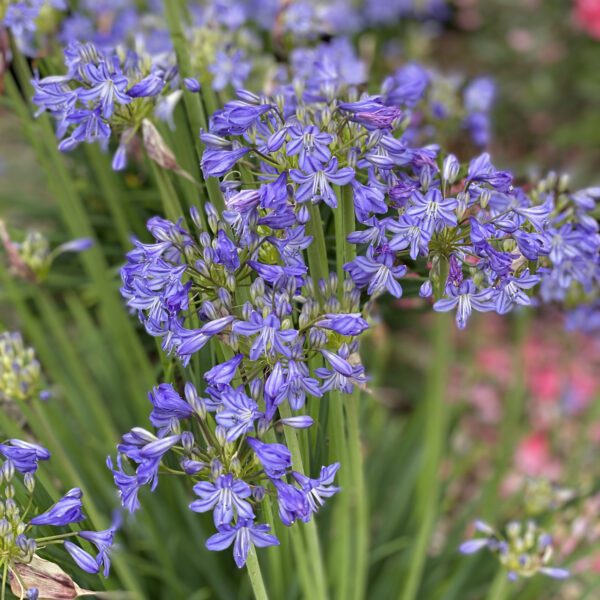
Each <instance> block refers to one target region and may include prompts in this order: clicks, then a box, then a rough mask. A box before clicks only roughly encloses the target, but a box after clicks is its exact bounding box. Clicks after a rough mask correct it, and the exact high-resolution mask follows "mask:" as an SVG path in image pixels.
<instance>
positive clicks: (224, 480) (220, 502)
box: [190, 474, 254, 527]
mask: <svg viewBox="0 0 600 600" xmlns="http://www.w3.org/2000/svg"><path fill="white" fill-rule="evenodd" d="M194 493H195V494H196V495H197V496H199V497H200V498H201V499H200V500H194V501H193V502H192V503H191V504H190V509H191V510H193V511H194V512H200V513H203V512H207V511H209V510H213V509H214V513H213V517H214V520H215V525H216V526H217V527H219V526H220V525H226V524H229V523H231V521H232V520H233V516H234V514H236V515H237V518H238V519H254V511H253V510H252V505H251V504H250V503H249V502H248V501H247V500H245V498H249V497H250V496H251V494H252V491H251V490H250V486H249V485H248V484H247V483H246V482H244V481H242V480H241V479H234V477H233V475H231V474H227V475H220V476H219V477H217V479H216V480H215V482H214V483H212V482H210V481H200V482H199V483H197V484H196V485H195V486H194ZM234 509H235V511H234Z"/></svg>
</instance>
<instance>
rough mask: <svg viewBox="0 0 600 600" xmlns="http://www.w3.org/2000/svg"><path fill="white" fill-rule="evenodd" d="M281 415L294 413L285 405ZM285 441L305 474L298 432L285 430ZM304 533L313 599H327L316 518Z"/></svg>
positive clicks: (297, 466) (287, 428)
mask: <svg viewBox="0 0 600 600" xmlns="http://www.w3.org/2000/svg"><path fill="white" fill-rule="evenodd" d="M279 413H280V414H281V416H282V417H283V418H289V417H291V416H292V411H291V410H290V407H289V405H288V404H287V403H285V402H284V403H283V404H281V405H280V406H279ZM284 433H285V440H286V442H287V445H288V447H289V449H290V452H291V453H292V461H293V464H294V467H295V468H296V469H297V470H298V471H300V472H301V473H305V472H306V471H305V469H304V464H303V462H302V454H301V451H300V444H299V443H298V436H297V434H296V431H295V430H294V429H293V428H291V427H285V428H284ZM303 529H304V533H305V536H306V547H307V550H308V553H309V556H310V557H311V560H310V567H311V569H312V571H313V577H314V581H313V585H314V591H313V598H327V583H326V581H327V579H326V577H325V571H324V569H323V557H322V553H321V544H320V542H319V534H318V532H317V526H316V524H315V521H314V518H313V519H311V520H310V521H309V522H308V523H304V524H303Z"/></svg>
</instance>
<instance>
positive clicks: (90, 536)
mask: <svg viewBox="0 0 600 600" xmlns="http://www.w3.org/2000/svg"><path fill="white" fill-rule="evenodd" d="M119 523H120V519H119V518H118V517H117V518H116V519H113V524H112V525H111V526H110V527H109V528H108V529H104V530H103V531H80V532H79V533H78V534H77V535H78V536H79V537H80V538H82V539H84V540H87V541H88V542H91V543H92V544H94V546H96V548H97V549H98V555H97V556H96V559H95V561H96V564H97V565H98V568H100V567H103V575H104V577H108V573H109V571H110V551H111V550H112V545H113V539H114V536H115V532H116V530H117V529H118V528H119ZM86 554H87V553H86ZM71 555H72V556H73V554H71ZM73 558H75V557H74V556H73ZM76 562H77V561H76ZM90 572H91V571H90Z"/></svg>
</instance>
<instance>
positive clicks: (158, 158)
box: [142, 119, 194, 182]
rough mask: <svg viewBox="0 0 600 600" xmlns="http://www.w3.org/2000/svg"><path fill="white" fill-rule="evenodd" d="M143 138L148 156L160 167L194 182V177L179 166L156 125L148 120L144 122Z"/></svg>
mask: <svg viewBox="0 0 600 600" xmlns="http://www.w3.org/2000/svg"><path fill="white" fill-rule="evenodd" d="M142 138H143V140H144V147H145V148H146V152H148V156H149V157H150V158H151V159H152V160H153V161H154V162H155V163H156V164H157V165H158V166H159V167H162V168H163V169H168V170H169V171H174V172H175V173H177V174H178V175H181V176H182V177H185V178H186V179H188V180H189V181H192V182H194V179H193V177H192V176H191V175H190V174H189V173H188V172H187V171H185V170H184V169H182V168H181V167H180V166H179V165H178V164H177V159H176V158H175V155H174V154H173V151H172V150H171V148H169V146H167V144H166V142H165V140H164V139H163V138H162V136H161V135H160V133H159V131H158V129H156V127H155V126H154V123H152V121H149V120H148V119H144V120H143V121H142Z"/></svg>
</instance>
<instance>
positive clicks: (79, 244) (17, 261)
mask: <svg viewBox="0 0 600 600" xmlns="http://www.w3.org/2000/svg"><path fill="white" fill-rule="evenodd" d="M0 242H2V245H3V246H4V250H5V252H6V254H7V257H8V265H9V268H10V270H11V272H12V273H13V274H14V275H16V276H17V277H19V278H20V279H25V280H27V281H35V282H41V281H43V280H44V279H46V277H47V276H48V274H49V273H50V270H51V268H52V265H53V263H54V261H55V260H56V258H57V257H58V256H60V255H61V254H64V253H66V252H83V251H85V250H87V249H88V248H90V247H91V246H92V243H93V242H92V240H91V239H90V238H79V239H75V240H71V241H69V242H65V243H64V244H60V245H59V246H57V247H56V248H54V249H52V248H51V247H50V242H49V241H48V238H47V237H46V236H45V235H44V234H42V233H40V232H39V231H27V232H26V233H25V237H24V238H23V241H22V242H15V241H14V240H12V239H11V236H10V234H9V233H8V229H7V228H6V225H5V223H4V222H3V221H0Z"/></svg>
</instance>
